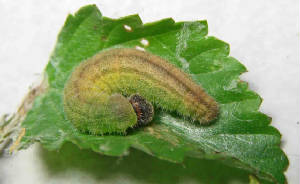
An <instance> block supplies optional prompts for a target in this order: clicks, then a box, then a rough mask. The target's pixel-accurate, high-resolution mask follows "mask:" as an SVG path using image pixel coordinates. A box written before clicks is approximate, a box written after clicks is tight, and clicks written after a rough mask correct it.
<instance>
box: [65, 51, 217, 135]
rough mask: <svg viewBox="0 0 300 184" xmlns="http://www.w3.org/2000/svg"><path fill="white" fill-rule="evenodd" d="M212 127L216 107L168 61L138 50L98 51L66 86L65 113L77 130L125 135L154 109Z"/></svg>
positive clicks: (74, 73) (150, 118) (212, 100)
mask: <svg viewBox="0 0 300 184" xmlns="http://www.w3.org/2000/svg"><path fill="white" fill-rule="evenodd" d="M152 104H153V105H154V106H155V107H159V108H161V109H163V110H166V111H169V112H174V111H175V112H177V113H178V114H180V115H182V116H184V117H189V118H191V119H193V120H196V121H198V122H199V123H201V124H208V123H209V122H211V121H212V120H214V119H215V118H216V117H217V115H218V104H217V103H216V101H215V100H214V99H213V98H212V97H210V96H209V95H208V94H206V93H205V92H204V90H203V89H202V88H201V87H200V86H199V85H197V84H196V83H195V82H193V81H192V79H191V78H190V77H189V76H188V75H187V74H186V73H184V72H182V71H181V70H180V69H178V68H176V67H175V66H173V65H172V64H170V63H169V62H168V61H166V60H164V59H162V58H160V57H158V56H155V55H153V54H150V53H148V52H145V51H139V50H136V49H129V48H119V49H110V50H107V51H103V52H100V53H98V54H96V55H95V56H93V57H92V58H90V59H88V60H86V61H84V62H82V63H81V64H80V65H79V66H78V67H76V68H75V70H74V71H73V72H72V74H71V76H70V78H69V80H68V81H67V83H66V85H65V88H64V111H65V113H66V117H67V119H69V120H70V121H71V122H72V123H73V124H74V125H75V127H76V128H77V129H79V130H80V131H81V132H86V133H91V134H106V133H121V134H122V133H125V132H126V130H127V129H128V128H129V127H135V126H139V125H145V124H147V123H149V122H151V120H152V117H153V114H154V110H153V106H152Z"/></svg>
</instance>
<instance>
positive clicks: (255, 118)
mask: <svg viewBox="0 0 300 184" xmlns="http://www.w3.org/2000/svg"><path fill="white" fill-rule="evenodd" d="M125 25H126V26H127V28H128V26H130V29H126V26H125ZM124 26H125V27H124ZM207 33H208V27H207V22H206V21H194V22H177V23H176V22H174V21H173V20H172V19H170V18H169V19H163V20H161V21H158V22H153V23H148V24H143V23H142V22H141V20H140V18H139V16H138V15H131V16H128V17H123V18H120V19H110V18H107V17H103V16H102V15H101V13H100V12H99V10H98V9H97V7H96V6H94V5H90V6H85V7H83V8H81V9H80V10H79V11H78V12H77V13H76V14H75V15H74V16H73V15H69V16H68V18H67V20H66V22H65V25H64V27H63V28H62V30H61V32H60V34H59V36H58V39H57V44H56V47H55V49H54V52H53V53H52V55H51V58H50V61H49V63H48V65H47V67H46V70H45V75H46V77H47V79H48V84H49V87H48V89H47V91H46V92H45V93H43V94H41V95H39V96H38V97H36V99H35V101H34V104H33V107H32V109H31V110H30V111H29V112H28V113H27V116H26V119H25V120H24V121H23V123H22V126H23V127H25V129H26V134H25V136H24V137H23V138H22V140H21V147H22V148H26V147H28V146H29V145H30V144H32V143H33V142H36V141H38V142H41V143H42V145H43V146H44V147H45V148H47V149H49V150H57V149H60V148H61V146H62V145H63V144H64V143H66V142H72V143H74V144H76V145H77V146H78V147H80V148H84V149H92V150H93V151H95V152H99V153H103V154H105V155H109V156H121V155H126V154H127V153H128V151H129V148H130V147H132V148H136V149H139V150H142V151H144V152H146V153H148V154H150V155H153V156H156V157H158V158H160V159H164V160H168V161H171V162H182V161H183V160H184V158H185V156H189V157H196V158H205V159H216V160H219V161H221V162H223V163H226V164H229V165H231V166H234V167H237V168H242V169H246V170H248V171H250V172H251V173H253V174H254V175H256V176H257V177H259V178H261V179H265V180H268V181H271V182H275V183H285V181H286V180H285V176H284V174H283V171H284V170H285V169H286V167H287V165H288V159H287V157H286V156H285V154H284V153H283V151H282V150H281V149H280V147H279V146H280V133H279V132H278V131H277V130H276V129H275V128H273V127H271V126H269V124H270V122H271V118H270V117H268V116H266V115H265V114H263V113H261V112H259V111H258V109H259V106H260V104H261V102H262V99H261V98H260V97H259V96H258V95H257V94H256V93H255V92H253V91H250V90H248V86H247V83H245V82H242V81H240V79H239V75H240V74H242V73H243V72H246V68H245V67H244V66H243V65H242V64H241V63H239V62H238V61H237V60H236V59H234V58H232V57H230V56H228V55H229V45H228V44H227V43H225V42H223V41H221V40H218V39H217V38H215V37H212V36H207ZM142 39H146V40H148V43H149V44H148V45H143V44H142V43H141V40H142ZM115 47H141V48H144V49H145V50H147V51H148V52H151V53H153V54H155V55H158V56H161V57H162V58H165V59H167V60H168V61H170V62H171V63H173V64H175V65H176V66H178V67H180V68H182V69H183V70H184V71H185V72H187V73H189V74H190V75H191V77H192V78H193V79H194V80H195V82H197V83H198V84H199V85H201V86H202V87H203V88H204V89H205V90H206V91H207V93H209V94H210V95H211V96H213V97H214V98H215V99H216V101H217V102H218V103H219V105H220V116H219V118H218V119H217V120H216V122H215V123H214V124H213V125H211V126H200V125H196V124H193V123H191V122H188V121H187V120H184V119H182V118H181V117H179V116H177V115H176V114H170V113H166V112H156V116H155V118H154V121H153V124H152V125H151V126H148V127H144V128H139V129H138V130H135V131H131V132H129V133H128V135H126V136H121V135H105V136H95V135H86V134H82V133H80V132H79V131H78V130H76V129H75V128H74V127H73V125H72V124H71V123H70V122H69V121H68V120H67V119H66V118H65V114H64V111H63V100H62V95H63V88H64V84H65V82H66V80H67V79H68V77H69V75H70V73H71V72H72V70H73V69H74V67H75V66H76V65H78V64H79V63H80V62H82V61H83V60H85V59H87V58H89V57H91V56H93V55H94V54H96V53H98V52H99V51H101V50H103V49H107V48H115ZM199 167H200V166H199Z"/></svg>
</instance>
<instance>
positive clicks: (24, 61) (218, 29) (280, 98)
mask: <svg viewBox="0 0 300 184" xmlns="http://www.w3.org/2000/svg"><path fill="white" fill-rule="evenodd" d="M90 3H94V4H96V5H97V6H98V8H99V9H100V10H101V12H102V14H103V15H104V16H107V17H113V18H118V17H121V16H126V15H128V14H135V13H138V14H139V15H140V16H141V18H142V20H143V21H144V22H150V21H155V20H159V19H161V18H166V17H173V18H174V19H175V20H176V21H182V20H199V19H207V20H208V25H209V35H213V36H216V37H218V38H220V39H222V40H224V41H226V42H228V43H229V44H230V46H231V56H233V57H235V58H237V59H238V60H239V61H241V62H242V63H243V64H244V65H245V66H246V67H247V68H248V71H249V72H248V73H246V74H243V75H242V76H241V78H242V79H243V80H245V81H247V82H249V87H250V89H252V90H255V91H256V92H257V93H259V94H260V95H261V96H262V97H263V98H264V102H263V103H262V106H261V111H262V112H264V113H266V114H267V115H269V116H271V117H272V118H273V122H272V125H273V126H275V127H276V128H278V129H279V130H280V132H281V133H282V141H283V144H282V148H283V150H284V151H285V153H286V154H287V155H288V158H289V161H290V166H289V168H288V170H287V172H286V176H287V177H288V181H289V183H292V184H294V183H299V182H300V179H299V173H300V169H299V164H300V159H299V157H300V156H299V151H300V143H299V140H300V133H299V132H300V125H299V111H300V110H299V107H300V102H299V94H300V90H299V86H300V85H299V68H300V67H299V2H298V0H285V1H283V0H265V1H261V0H255V1H254V0H222V1H220V0H184V1H180V0H172V1H171V0H170V1H166V0H165V1H164V0H149V1H138V0H136V1H134V0H122V1H121V0H120V1H116V0H101V1H91V0H89V1H80V0H57V1H54V0H48V1H41V0H23V1H20V0H19V1H17V0H16V1H12V0H0V114H4V113H12V112H14V111H15V110H16V108H17V106H18V104H20V102H21V100H22V97H23V96H24V95H25V94H26V92H27V91H28V88H29V86H30V85H31V84H32V83H33V82H34V81H35V80H36V79H37V78H38V76H39V74H41V72H42V71H43V69H44V67H45V65H46V63H47V61H48V58H49V55H50V53H51V51H52V49H53V48H54V44H55V42H56V36H57V34H58V32H59V30H60V28H61V27H62V25H63V23H64V21H65V18H66V17H67V14H68V13H74V12H75V11H76V10H78V9H79V8H80V7H81V6H83V5H86V4H90ZM35 154H36V151H35V147H33V148H31V149H28V150H25V151H21V152H19V153H17V154H16V155H14V156H13V157H10V158H2V159H1V160H0V182H4V183H5V184H6V183H35V181H39V183H40V182H42V181H46V180H47V178H46V176H45V175H43V169H42V166H41V162H40V161H39V160H38V158H36V157H35V156H34V155H35ZM24 171H26V172H24ZM16 176H17V177H16Z"/></svg>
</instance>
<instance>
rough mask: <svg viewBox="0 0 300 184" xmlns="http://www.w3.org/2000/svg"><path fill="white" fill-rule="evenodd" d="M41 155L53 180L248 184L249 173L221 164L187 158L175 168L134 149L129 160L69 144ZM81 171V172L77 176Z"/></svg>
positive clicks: (42, 150)
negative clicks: (68, 175) (82, 178)
mask: <svg viewBox="0 0 300 184" xmlns="http://www.w3.org/2000/svg"><path fill="white" fill-rule="evenodd" d="M39 155H40V156H41V158H42V160H43V162H44V163H45V165H46V169H47V172H48V173H47V174H48V175H49V176H50V177H55V175H60V176H61V175H64V174H66V173H68V172H70V171H75V170H77V172H76V174H75V175H71V176H72V177H73V176H74V177H76V175H77V177H78V173H82V174H83V175H89V176H91V177H93V181H95V182H97V183H99V182H101V183H102V182H103V183H163V184H169V183H170V184H171V183H172V184H174V183H210V184H214V183H215V184H219V183H222V184H229V183H248V182H249V180H248V176H249V173H248V172H246V171H243V170H240V169H236V168H232V167H229V166H226V165H224V164H222V163H220V162H218V161H213V160H203V159H195V158H186V159H185V161H184V163H182V164H176V163H170V162H168V161H164V160H160V159H157V158H155V157H152V156H150V155H147V154H145V153H143V152H141V151H138V150H135V149H131V150H130V154H129V155H128V156H123V157H110V156H104V155H101V154H98V153H95V152H93V151H91V150H80V149H79V148H78V147H77V146H75V145H73V144H71V143H67V144H65V145H64V146H63V147H62V148H61V149H60V151H59V152H57V151H47V150H45V149H43V148H42V147H41V146H40V149H39ZM78 171H80V172H78Z"/></svg>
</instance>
